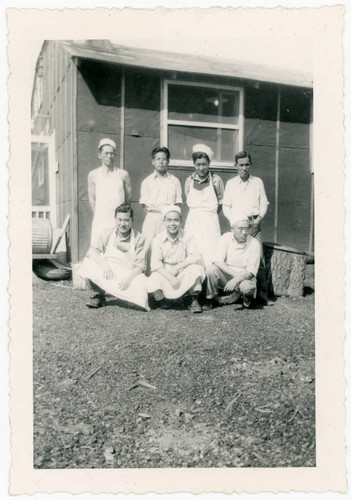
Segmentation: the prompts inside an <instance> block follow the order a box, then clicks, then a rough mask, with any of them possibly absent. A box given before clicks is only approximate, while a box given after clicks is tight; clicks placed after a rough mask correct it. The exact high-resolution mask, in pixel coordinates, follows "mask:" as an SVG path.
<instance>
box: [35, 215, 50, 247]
mask: <svg viewBox="0 0 351 500" xmlns="http://www.w3.org/2000/svg"><path fill="white" fill-rule="evenodd" d="M51 245H52V227H51V223H50V221H49V219H41V218H34V217H33V218H32V253H50V250H51Z"/></svg>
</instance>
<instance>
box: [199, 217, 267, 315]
mask: <svg viewBox="0 0 351 500" xmlns="http://www.w3.org/2000/svg"><path fill="white" fill-rule="evenodd" d="M249 231H250V223H249V220H248V219H247V218H246V217H245V216H240V215H238V216H237V217H236V218H234V219H233V220H232V221H231V232H228V233H225V234H223V235H222V236H221V237H220V239H219V241H218V244H217V249H216V255H215V259H214V263H213V264H212V265H211V266H210V267H209V268H208V270H207V290H206V297H207V299H208V300H209V303H208V307H209V308H210V307H211V306H212V301H213V300H214V299H217V300H218V302H219V303H220V304H234V302H236V301H237V300H238V299H239V298H240V297H242V300H243V307H246V308H248V307H250V305H251V300H252V297H253V296H254V295H255V294H256V275H257V271H258V268H259V265H260V244H259V242H258V241H257V240H256V239H255V238H253V237H252V236H249ZM219 289H223V291H224V295H223V296H221V297H218V290H219Z"/></svg>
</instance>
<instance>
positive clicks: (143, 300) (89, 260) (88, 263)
mask: <svg viewBox="0 0 351 500" xmlns="http://www.w3.org/2000/svg"><path fill="white" fill-rule="evenodd" d="M115 221H116V227H115V228H114V229H112V230H111V229H109V230H107V231H104V232H103V233H102V234H100V236H99V237H98V239H97V243H96V245H94V246H92V247H91V248H90V249H89V251H88V253H87V256H86V258H85V259H84V264H83V265H84V275H85V278H86V279H87V281H88V286H90V288H91V289H92V290H94V291H95V292H96V293H95V295H94V296H93V297H91V299H90V301H89V302H88V303H87V306H88V307H93V308H97V307H101V306H103V305H105V303H106V299H105V292H107V293H109V294H111V295H113V296H115V297H117V298H118V299H121V300H123V301H126V302H128V303H130V304H133V305H137V306H139V307H142V308H143V309H146V310H147V311H149V310H150V308H149V304H148V296H147V287H146V277H145V275H144V271H145V249H144V243H145V242H144V238H143V237H142V236H141V234H139V233H138V232H137V231H135V230H134V229H132V222H133V209H132V207H131V206H130V205H129V203H122V205H120V206H119V207H117V208H116V210H115Z"/></svg>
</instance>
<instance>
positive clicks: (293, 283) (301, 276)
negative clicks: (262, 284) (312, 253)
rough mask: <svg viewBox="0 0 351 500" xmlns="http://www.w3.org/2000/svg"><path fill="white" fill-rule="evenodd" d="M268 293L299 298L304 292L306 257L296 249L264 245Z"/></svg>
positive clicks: (272, 244)
mask: <svg viewBox="0 0 351 500" xmlns="http://www.w3.org/2000/svg"><path fill="white" fill-rule="evenodd" d="M263 249H264V257H265V262H266V275H267V283H268V288H269V292H270V293H271V294H272V295H277V296H280V295H288V296H289V297H301V296H302V295H303V292H304V285H305V275H306V262H307V255H306V254H305V252H301V251H300V250H297V249H296V248H290V247H284V246H282V245H278V244H277V243H264V244H263Z"/></svg>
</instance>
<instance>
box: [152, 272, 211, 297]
mask: <svg viewBox="0 0 351 500" xmlns="http://www.w3.org/2000/svg"><path fill="white" fill-rule="evenodd" d="M170 267H171V265H170V264H166V265H165V268H166V270H168V269H169V268H170ZM177 278H178V279H179V280H180V282H181V283H180V287H179V288H177V289H175V288H173V287H172V285H171V284H170V282H169V281H168V279H166V278H164V277H163V276H161V275H160V274H159V273H158V272H156V271H154V272H153V273H151V276H150V277H149V278H147V289H148V292H149V293H154V292H156V290H160V291H162V293H163V295H164V296H165V297H166V299H178V298H179V297H181V296H182V295H184V294H185V293H186V292H187V291H188V290H190V289H191V290H192V291H196V292H200V291H201V288H202V282H203V281H204V279H205V272H204V269H203V267H202V266H200V264H191V265H190V266H188V267H186V268H185V269H183V271H181V272H180V273H179V274H178V276H177Z"/></svg>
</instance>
